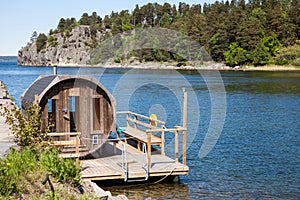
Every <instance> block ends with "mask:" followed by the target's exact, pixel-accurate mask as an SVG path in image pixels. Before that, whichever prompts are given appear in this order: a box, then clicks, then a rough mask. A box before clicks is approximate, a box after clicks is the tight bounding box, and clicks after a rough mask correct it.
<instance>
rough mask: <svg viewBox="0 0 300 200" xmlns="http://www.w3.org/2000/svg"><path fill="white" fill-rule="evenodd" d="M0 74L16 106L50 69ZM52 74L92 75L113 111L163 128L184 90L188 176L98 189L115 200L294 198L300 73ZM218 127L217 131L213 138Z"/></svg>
mask: <svg viewBox="0 0 300 200" xmlns="http://www.w3.org/2000/svg"><path fill="white" fill-rule="evenodd" d="M0 70H1V73H0V80H3V81H4V82H5V83H6V84H7V86H8V88H9V92H10V94H11V95H12V96H13V97H14V98H15V99H16V103H17V104H18V105H19V102H20V101H19V98H20V95H21V94H22V93H23V92H24V91H25V90H26V88H27V87H28V86H29V85H30V84H31V83H32V82H33V81H34V80H35V79H36V78H37V77H38V76H39V75H47V74H51V73H52V68H49V67H20V66H17V65H16V63H0ZM58 73H59V74H75V75H76V74H82V75H94V76H95V77H96V78H97V79H98V80H99V81H100V82H101V83H102V84H103V85H104V86H105V87H107V88H108V89H109V90H110V91H111V92H112V93H113V94H114V96H115V97H116V99H117V110H119V111H121V110H131V111H134V112H138V113H141V114H144V115H149V114H151V113H156V114H157V116H158V118H160V119H163V120H165V121H166V124H167V127H172V126H173V125H180V124H181V123H182V120H181V115H182V114H181V109H182V107H181V106H182V88H186V90H187V91H188V95H189V101H188V107H189V109H188V130H189V131H188V134H189V136H188V152H187V164H188V166H189V167H190V173H189V175H188V176H182V177H180V182H179V183H172V184H170V183H159V184H138V185H129V186H116V187H105V188H104V189H106V190H110V191H111V192H112V193H113V194H114V195H117V194H125V195H126V196H128V197H129V198H130V199H146V198H149V197H150V198H151V199H200V198H201V199H300V73H299V72H231V71H230V72H220V77H221V79H220V78H219V75H218V73H217V72H206V73H203V74H202V73H201V74H199V73H198V72H187V71H184V72H180V71H179V72H178V71H166V70H163V71H158V70H125V69H106V70H105V69H93V68H59V69H58ZM220 80H221V81H220ZM223 86H224V88H225V90H222V87H223ZM220 105H221V106H220ZM223 115H224V116H225V118H223V117H222V116H223ZM220 116H221V117H220ZM214 120H215V121H216V122H220V123H219V124H216V123H213V122H212V121H214ZM222 122H224V126H223V128H222V132H220V135H219V134H216V133H217V132H218V130H220V129H219V126H220V125H222ZM119 123H120V124H121V123H123V122H122V121H119ZM210 130H211V133H214V134H215V135H214V136H217V137H212V138H213V139H215V141H216V144H215V145H213V146H210V147H213V148H212V150H211V151H208V152H207V153H208V154H207V155H206V156H204V157H203V156H202V157H200V156H199V155H201V153H203V152H201V151H200V149H201V146H202V145H203V144H204V141H205V137H206V136H207V135H209V133H210V132H209V131H210ZM166 137H167V138H166V143H167V145H166V147H167V149H166V153H167V154H168V155H169V156H170V157H173V151H172V149H173V146H172V140H173V136H172V135H167V136H166ZM205 149H206V150H207V148H204V150H205ZM201 150H202V149H201Z"/></svg>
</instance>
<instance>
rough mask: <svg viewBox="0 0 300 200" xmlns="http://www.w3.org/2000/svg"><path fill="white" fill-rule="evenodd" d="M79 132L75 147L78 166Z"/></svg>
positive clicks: (77, 164)
mask: <svg viewBox="0 0 300 200" xmlns="http://www.w3.org/2000/svg"><path fill="white" fill-rule="evenodd" d="M79 144H80V141H79V134H77V135H76V147H75V154H76V155H75V156H76V167H78V166H79Z"/></svg>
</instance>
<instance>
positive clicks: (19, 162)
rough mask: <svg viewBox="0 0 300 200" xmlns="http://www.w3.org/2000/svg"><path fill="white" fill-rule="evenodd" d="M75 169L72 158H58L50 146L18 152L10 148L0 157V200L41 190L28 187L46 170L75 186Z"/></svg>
mask: <svg viewBox="0 0 300 200" xmlns="http://www.w3.org/2000/svg"><path fill="white" fill-rule="evenodd" d="M79 171H80V168H78V167H76V166H75V161H74V160H72V159H64V158H59V155H58V151H57V150H54V149H51V148H50V149H48V150H43V151H41V152H37V151H32V150H31V149H30V148H28V147H24V148H22V149H21V150H19V151H17V150H15V149H12V150H11V151H10V153H9V154H8V155H7V156H6V157H5V158H3V159H1V160H0V188H1V190H0V199H1V197H4V198H5V199H7V197H9V196H12V195H13V196H14V197H16V196H18V197H21V196H20V195H23V194H30V193H32V192H35V191H32V190H37V189H38V190H41V188H32V187H35V186H34V185H35V184H37V182H41V180H40V179H41V178H42V179H43V177H44V175H45V174H46V173H48V174H50V175H51V176H52V177H53V178H54V179H55V180H57V181H58V182H61V183H68V184H72V185H73V186H77V185H78V184H79V182H80V174H79ZM37 179H39V180H37ZM32 185H33V186H32Z"/></svg>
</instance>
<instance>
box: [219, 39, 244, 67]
mask: <svg viewBox="0 0 300 200" xmlns="http://www.w3.org/2000/svg"><path fill="white" fill-rule="evenodd" d="M224 56H225V60H226V63H227V64H228V65H229V66H237V65H242V64H244V63H245V62H246V60H247V51H246V50H245V49H243V48H241V47H239V46H238V44H237V43H235V42H234V43H232V44H230V46H229V50H228V51H226V52H225V53H224Z"/></svg>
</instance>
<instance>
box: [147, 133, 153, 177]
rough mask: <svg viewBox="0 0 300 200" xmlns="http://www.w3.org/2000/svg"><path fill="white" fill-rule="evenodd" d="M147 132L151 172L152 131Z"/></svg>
mask: <svg viewBox="0 0 300 200" xmlns="http://www.w3.org/2000/svg"><path fill="white" fill-rule="evenodd" d="M146 133H147V154H148V172H150V168H151V135H152V133H151V132H148V131H147V132H146Z"/></svg>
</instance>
